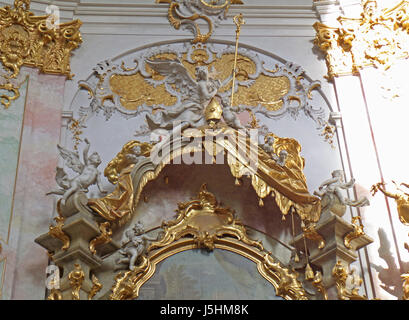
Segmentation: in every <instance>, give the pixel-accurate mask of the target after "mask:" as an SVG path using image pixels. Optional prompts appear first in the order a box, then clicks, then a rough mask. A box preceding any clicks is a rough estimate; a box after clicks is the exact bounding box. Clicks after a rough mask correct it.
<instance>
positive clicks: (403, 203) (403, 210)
mask: <svg viewBox="0 0 409 320" xmlns="http://www.w3.org/2000/svg"><path fill="white" fill-rule="evenodd" d="M392 182H393V183H394V185H395V187H396V190H397V191H398V192H397V193H391V192H388V191H386V189H385V183H383V182H379V183H377V184H375V185H373V186H372V189H371V192H372V195H375V194H376V192H377V191H381V192H382V193H383V194H384V195H385V196H387V197H389V198H392V199H395V201H396V205H397V209H398V214H399V220H400V221H401V222H402V223H403V224H405V225H409V193H407V192H404V191H403V190H402V189H401V188H400V187H399V186H398V185H397V184H396V182H394V181H392ZM400 185H401V186H404V187H406V188H409V185H407V184H406V183H401V184H400Z"/></svg>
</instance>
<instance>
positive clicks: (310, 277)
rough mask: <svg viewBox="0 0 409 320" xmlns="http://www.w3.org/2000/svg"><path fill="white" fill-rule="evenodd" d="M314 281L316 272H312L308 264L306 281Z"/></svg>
mask: <svg viewBox="0 0 409 320" xmlns="http://www.w3.org/2000/svg"><path fill="white" fill-rule="evenodd" d="M313 279H314V271H312V268H311V266H310V264H309V263H307V266H306V267H305V280H309V281H310V280H313Z"/></svg>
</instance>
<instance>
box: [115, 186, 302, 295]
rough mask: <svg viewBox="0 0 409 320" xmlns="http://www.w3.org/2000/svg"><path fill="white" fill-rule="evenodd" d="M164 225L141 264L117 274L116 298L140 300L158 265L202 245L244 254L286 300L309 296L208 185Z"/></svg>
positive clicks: (291, 272)
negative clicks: (141, 292)
mask: <svg viewBox="0 0 409 320" xmlns="http://www.w3.org/2000/svg"><path fill="white" fill-rule="evenodd" d="M162 227H163V232H162V237H161V238H159V240H157V241H155V242H153V243H151V245H150V246H149V247H148V248H147V249H146V252H145V253H144V254H143V255H142V256H141V258H140V259H139V264H138V265H136V266H135V267H134V268H133V270H130V271H126V272H120V273H118V274H117V275H116V277H115V284H114V286H113V287H112V289H111V290H112V293H111V295H110V298H111V299H112V300H128V299H137V298H138V296H139V289H140V288H141V286H142V285H143V284H144V283H145V282H146V281H148V280H149V279H150V278H151V277H152V275H153V274H154V273H155V271H156V266H157V264H159V263H160V262H161V261H163V260H164V259H166V258H167V257H169V256H172V255H174V254H176V253H178V252H182V251H185V250H192V249H198V248H204V249H207V250H209V251H212V250H216V249H223V250H228V251H231V252H233V253H237V254H240V255H242V256H243V257H246V258H248V259H250V260H251V261H253V262H255V263H256V264H257V269H258V271H259V272H260V274H261V275H262V276H263V277H264V278H265V279H267V280H268V281H269V282H270V283H271V284H272V285H273V286H274V288H275V289H276V294H277V295H279V296H281V297H283V298H285V299H299V300H305V299H307V296H306V292H305V290H304V289H303V287H302V286H301V283H300V282H299V281H298V280H297V273H296V272H294V271H291V270H289V269H287V268H285V267H283V266H282V265H281V264H280V263H279V262H276V261H275V260H274V258H273V257H272V256H271V255H270V254H269V253H267V252H266V251H265V250H264V248H263V245H262V244H261V242H259V241H254V240H252V239H250V238H249V237H248V236H247V231H246V228H245V226H244V225H243V224H242V223H241V222H240V221H239V220H237V218H236V217H235V214H234V211H233V210H231V209H230V208H224V207H221V206H220V204H219V202H218V201H217V200H216V198H215V196H214V195H213V194H212V193H210V192H209V191H208V190H207V188H206V185H205V184H204V185H202V187H201V189H200V191H199V193H198V195H197V197H195V198H194V199H193V200H191V201H187V202H181V203H179V204H178V209H177V216H176V218H175V219H174V220H171V221H166V222H164V223H163V225H162Z"/></svg>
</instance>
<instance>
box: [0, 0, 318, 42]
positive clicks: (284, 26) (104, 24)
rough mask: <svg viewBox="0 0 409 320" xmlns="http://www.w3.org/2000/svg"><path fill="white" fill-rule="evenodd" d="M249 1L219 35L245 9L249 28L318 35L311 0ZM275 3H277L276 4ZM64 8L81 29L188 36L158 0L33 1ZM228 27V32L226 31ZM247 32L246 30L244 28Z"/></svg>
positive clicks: (34, 5) (9, 0)
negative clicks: (175, 24) (79, 21)
mask: <svg viewBox="0 0 409 320" xmlns="http://www.w3.org/2000/svg"><path fill="white" fill-rule="evenodd" d="M13 2H14V0H1V1H0V6H4V5H12V4H13ZM247 2H248V3H249V4H246V5H240V6H232V8H231V9H230V11H229V15H228V19H226V20H225V21H223V22H222V23H221V25H220V26H219V28H218V29H217V30H216V32H215V35H218V36H221V37H223V34H224V33H226V34H227V35H231V29H232V28H234V24H233V22H232V17H233V16H234V15H235V14H237V13H239V12H241V13H243V14H244V15H245V18H246V29H247V30H248V31H250V30H251V32H252V33H254V32H257V33H258V34H259V35H260V34H261V35H262V34H265V35H266V36H290V37H291V36H297V37H299V36H304V37H311V36H313V35H314V30H313V28H312V25H313V24H314V22H316V21H317V20H318V19H319V14H318V13H317V11H316V10H315V9H314V7H313V5H312V1H311V0H292V1H291V4H289V2H288V1H286V0H275V1H274V2H273V1H271V0H247ZM272 3H274V4H272ZM49 4H53V5H56V6H58V7H59V8H60V17H61V19H62V21H66V20H72V19H80V20H81V21H82V22H83V26H82V27H81V33H82V34H83V35H86V34H94V35H95V34H101V35H103V34H112V35H114V34H125V35H133V34H134V35H140V34H143V35H161V34H162V35H163V34H164V33H165V34H167V33H171V34H172V35H174V36H175V37H178V36H182V37H186V35H188V34H189V33H188V32H183V31H176V30H174V29H173V28H172V27H171V26H170V24H169V21H168V20H167V10H168V5H167V4H155V2H154V0H120V1H119V0H116V1H115V0H71V1H69V0H65V1H47V0H36V1H32V2H31V11H33V12H34V13H35V14H39V15H41V14H44V13H45V8H46V7H47V5H49ZM223 30H226V32H223ZM243 36H246V31H245V30H243Z"/></svg>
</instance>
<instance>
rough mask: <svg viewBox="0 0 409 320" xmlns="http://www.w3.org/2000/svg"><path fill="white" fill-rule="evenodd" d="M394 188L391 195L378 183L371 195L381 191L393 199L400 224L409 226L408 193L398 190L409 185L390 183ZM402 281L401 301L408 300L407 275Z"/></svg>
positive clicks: (408, 277)
mask: <svg viewBox="0 0 409 320" xmlns="http://www.w3.org/2000/svg"><path fill="white" fill-rule="evenodd" d="M392 182H393V184H394V185H395V188H396V193H392V192H389V191H387V190H386V187H385V183H384V182H378V183H376V184H374V185H373V186H372V188H371V193H372V195H373V196H374V195H375V194H376V193H377V192H378V191H381V192H382V193H383V194H384V195H385V196H386V197H388V198H392V199H395V202H396V206H397V210H398V216H399V220H400V222H402V224H404V225H406V226H408V225H409V193H407V192H405V191H404V190H402V189H401V188H400V186H404V187H406V188H408V189H409V185H408V184H406V183H401V184H400V185H398V184H397V183H396V182H395V181H392ZM404 247H405V249H406V250H408V251H409V245H408V244H407V243H405V245H404ZM401 278H402V279H403V284H402V287H403V297H402V299H403V300H409V274H408V273H405V274H402V275H401Z"/></svg>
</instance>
